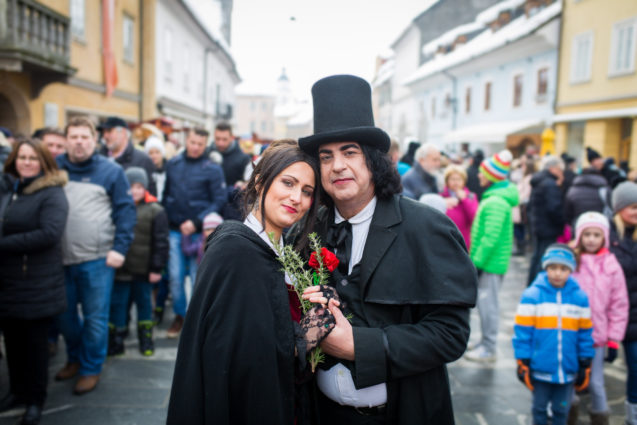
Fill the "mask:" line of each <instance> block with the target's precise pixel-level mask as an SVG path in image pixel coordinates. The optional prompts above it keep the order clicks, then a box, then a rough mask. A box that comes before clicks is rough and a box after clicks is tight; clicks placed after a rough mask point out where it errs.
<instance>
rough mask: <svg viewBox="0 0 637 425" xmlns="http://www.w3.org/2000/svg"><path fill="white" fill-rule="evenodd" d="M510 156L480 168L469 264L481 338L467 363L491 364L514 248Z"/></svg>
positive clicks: (514, 197)
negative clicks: (475, 276) (500, 298)
mask: <svg viewBox="0 0 637 425" xmlns="http://www.w3.org/2000/svg"><path fill="white" fill-rule="evenodd" d="M511 159H512V155H511V152H509V151H508V150H503V151H501V152H499V153H497V154H495V155H493V156H492V157H490V158H488V159H485V160H484V161H482V164H480V172H479V173H478V179H479V180H480V186H482V187H484V188H485V191H484V193H483V194H482V200H481V201H480V205H479V206H478V212H477V213H476V216H475V219H474V221H473V225H472V226H471V252H470V256H471V260H472V261H473V264H474V265H475V266H476V268H477V269H478V300H477V303H476V306H477V307H478V313H479V315H480V327H481V331H482V336H481V339H480V342H479V343H478V344H477V345H475V346H474V347H473V348H472V349H471V350H469V351H467V352H466V353H465V357H466V359H467V360H472V361H478V362H493V361H495V358H496V340H497V337H498V321H499V314H500V306H499V302H498V292H499V290H500V286H501V285H502V278H503V277H504V274H505V273H506V271H507V268H508V267H509V258H510V257H511V251H512V248H513V219H512V217H511V211H512V209H513V207H515V206H516V205H517V204H518V190H517V188H516V186H515V185H514V184H512V183H511V182H509V181H508V180H507V177H508V175H509V169H510V168H511Z"/></svg>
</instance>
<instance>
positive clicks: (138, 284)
mask: <svg viewBox="0 0 637 425" xmlns="http://www.w3.org/2000/svg"><path fill="white" fill-rule="evenodd" d="M151 292H152V284H151V283H150V282H145V281H143V280H135V281H132V282H122V281H119V280H116V281H115V285H114V286H113V295H112V296H111V316H110V322H111V323H112V324H113V325H115V328H117V329H125V328H127V327H128V320H127V319H128V318H127V317H126V316H127V313H128V300H129V299H130V298H132V300H133V302H135V306H136V307H137V322H138V323H139V322H142V321H148V320H152V304H151V302H150V294H151Z"/></svg>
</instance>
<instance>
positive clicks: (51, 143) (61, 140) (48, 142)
mask: <svg viewBox="0 0 637 425" xmlns="http://www.w3.org/2000/svg"><path fill="white" fill-rule="evenodd" d="M42 143H43V144H44V146H46V148H47V149H48V150H49V152H50V153H51V156H52V157H53V158H55V157H56V156H58V155H62V154H64V153H66V137H64V136H59V135H57V134H47V135H45V136H44V137H43V138H42Z"/></svg>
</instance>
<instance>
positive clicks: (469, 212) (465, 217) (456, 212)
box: [440, 187, 478, 251]
mask: <svg viewBox="0 0 637 425" xmlns="http://www.w3.org/2000/svg"><path fill="white" fill-rule="evenodd" d="M462 190H464V192H465V193H466V194H467V197H466V198H464V200H462V201H459V202H458V205H456V206H455V207H453V208H448V209H447V217H449V218H450V219H451V221H453V222H454V223H456V226H458V230H460V233H462V237H463V238H464V241H465V244H466V245H467V251H469V250H470V249H471V246H470V243H471V224H473V219H474V217H475V216H476V211H478V197H477V196H476V195H475V193H472V192H469V189H467V188H466V187H465V188H463V189H462ZM440 195H441V196H442V197H443V198H451V197H453V195H452V194H451V191H450V190H449V188H448V187H445V189H444V190H443V191H442V193H441V194H440Z"/></svg>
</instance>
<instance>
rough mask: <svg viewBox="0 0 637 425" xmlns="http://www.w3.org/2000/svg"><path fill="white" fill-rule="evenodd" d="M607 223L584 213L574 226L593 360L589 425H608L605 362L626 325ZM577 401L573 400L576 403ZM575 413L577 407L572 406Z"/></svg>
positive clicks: (624, 298) (624, 300)
mask: <svg viewBox="0 0 637 425" xmlns="http://www.w3.org/2000/svg"><path fill="white" fill-rule="evenodd" d="M608 235H609V223H608V219H607V218H606V217H605V216H604V215H602V214H600V213H598V212H585V213H584V214H582V215H580V216H579V218H578V219H577V223H576V224H575V253H576V257H577V264H578V266H577V270H576V271H575V273H573V277H574V278H575V280H577V282H578V283H579V285H580V287H581V288H582V290H584V292H586V294H587V295H588V299H589V302H590V308H591V319H592V321H593V340H594V347H595V358H594V359H593V364H592V369H591V377H590V386H589V390H590V393H591V404H592V405H591V422H592V423H600V424H602V423H605V424H608V404H607V402H606V391H605V390H604V360H606V361H608V362H612V361H613V360H615V358H616V357H617V349H618V348H619V341H621V340H622V339H624V332H625V331H626V324H627V323H628V306H629V303H628V293H627V290H626V281H625V279H624V272H623V270H622V268H621V266H620V264H619V262H618V261H617V258H615V255H614V254H612V253H611V252H610V251H609V250H608V247H609V236H608ZM575 401H576V400H574V402H575ZM573 406H574V408H575V409H577V406H576V404H573Z"/></svg>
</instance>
